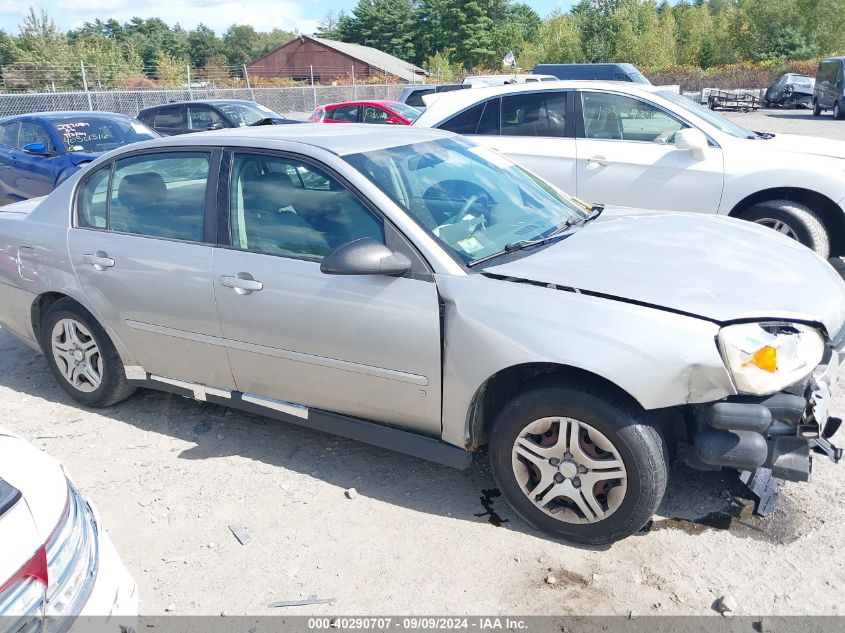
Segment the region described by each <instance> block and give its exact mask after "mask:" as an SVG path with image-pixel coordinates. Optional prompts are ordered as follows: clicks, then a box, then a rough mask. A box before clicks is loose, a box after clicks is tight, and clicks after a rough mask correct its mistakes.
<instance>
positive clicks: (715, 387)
mask: <svg viewBox="0 0 845 633" xmlns="http://www.w3.org/2000/svg"><path fill="white" fill-rule="evenodd" d="M437 284H438V289H439V291H440V296H441V299H442V301H443V304H444V326H443V327H444V332H443V337H444V340H443V440H444V441H446V442H449V443H451V444H455V445H457V446H467V445H468V443H469V433H470V429H469V424H470V419H469V418H470V415H471V412H472V408H473V404H474V400H475V398H476V397H477V395H478V394H479V392H480V390H481V389H482V388H483V387H484V385H485V383H486V382H487V381H488V380H489V379H490V378H491V377H493V376H495V375H496V374H497V373H498V372H500V371H502V370H504V369H507V368H510V367H514V366H517V365H524V364H528V363H553V364H558V365H561V366H562V367H572V368H576V369H580V370H583V371H586V372H590V373H592V374H595V375H597V376H600V377H602V378H604V379H605V380H608V381H609V382H611V383H613V384H615V385H616V386H618V387H619V388H620V389H622V390H623V391H624V392H626V393H628V394H629V395H630V396H631V397H632V398H633V399H635V400H636V401H637V402H638V403H639V404H640V405H641V406H642V407H643V408H644V409H646V410H649V409H661V408H665V407H673V406H679V405H684V404H691V403H701V402H712V401H713V400H718V399H721V398H724V397H726V396H729V395H734V394H735V393H736V390H735V388H734V386H733V383H732V381H731V378H730V375H729V373H728V371H727V369H726V368H725V365H724V363H723V361H722V358H721V356H720V354H719V350H718V347H717V344H716V337H717V335H718V332H719V325H718V324H717V323H715V322H713V321H709V320H705V319H700V318H696V317H693V316H689V315H683V314H677V313H674V312H670V311H666V310H662V309H660V308H656V307H650V306H643V305H636V304H632V303H629V302H624V301H619V300H614V299H612V298H607V297H597V296H591V295H588V294H585V293H580V292H578V291H577V290H575V289H571V288H558V287H546V286H543V285H536V284H528V283H519V282H516V281H509V280H503V279H493V278H490V277H486V276H484V275H469V276H462V277H460V276H450V275H438V276H437ZM502 284H507V288H506V289H505V288H503V286H502ZM503 290H504V291H503ZM505 296H506V297H507V301H503V300H502V297H505Z"/></svg>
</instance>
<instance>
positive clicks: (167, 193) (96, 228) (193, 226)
mask: <svg viewBox="0 0 845 633" xmlns="http://www.w3.org/2000/svg"><path fill="white" fill-rule="evenodd" d="M219 156H220V152H219V150H211V149H209V150H204V149H196V150H194V149H192V150H190V151H179V150H168V151H160V150H159V151H157V152H154V153H141V154H137V155H133V156H130V157H127V158H122V159H120V160H117V161H115V162H114V163H113V164H110V165H106V166H104V167H102V168H100V169H99V170H97V171H95V172H94V173H92V174H90V175H89V176H87V177H86V178H85V180H84V181H83V182H82V184H81V186H80V187H79V193H78V197H77V204H76V209H77V213H76V215H77V217H76V221H75V223H74V225H73V227H72V228H71V229H70V231H69V234H68V245H69V251H70V257H71V262H72V264H73V267H74V270H75V271H76V274H77V277H78V278H79V281H80V283H81V285H82V287H83V289H84V290H85V293H86V295H87V296H88V299H89V301H90V302H91V304H92V305H93V306H94V308H95V309H96V310H97V312H99V314H100V317H101V319H102V321H103V322H105V323H108V324H109V325H110V326H111V327H112V328H113V330H114V332H115V333H116V335H117V336H118V338H119V339H120V340H121V341H122V342H123V343H124V344H125V345H126V346H127V347H128V348H129V350H130V351H131V352H132V353H133V355H134V356H135V357H136V358H137V360H138V362H139V363H140V364H141V366H142V367H143V368H144V369H145V370H146V371H147V372H149V373H152V374H156V375H159V376H164V377H166V378H170V379H176V380H182V381H189V382H195V383H200V384H202V385H207V386H210V387H218V388H222V389H232V388H233V387H234V383H233V380H232V374H231V371H230V369H229V361H228V358H227V356H226V350H225V348H224V347H222V346H221V345H220V342H219V340H220V335H221V332H220V324H219V321H218V319H217V309H216V305H215V302H214V283H213V278H212V272H211V265H212V251H213V247H212V243H213V242H214V241H215V227H216V222H214V221H209V222H206V221H205V218H206V216H207V215H208V216H211V217H212V218H213V217H214V214H215V213H216V181H217V170H218V166H219Z"/></svg>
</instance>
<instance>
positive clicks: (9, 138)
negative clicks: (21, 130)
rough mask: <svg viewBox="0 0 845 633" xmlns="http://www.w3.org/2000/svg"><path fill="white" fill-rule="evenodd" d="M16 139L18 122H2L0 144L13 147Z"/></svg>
mask: <svg viewBox="0 0 845 633" xmlns="http://www.w3.org/2000/svg"><path fill="white" fill-rule="evenodd" d="M17 141H18V122H17V121H12V122H11V123H4V124H3V125H0V145H9V146H10V147H14V146H15V144H16V143H17Z"/></svg>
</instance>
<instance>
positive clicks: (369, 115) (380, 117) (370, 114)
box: [364, 106, 388, 123]
mask: <svg viewBox="0 0 845 633" xmlns="http://www.w3.org/2000/svg"><path fill="white" fill-rule="evenodd" d="M387 116H388V115H387V112H386V111H384V110H382V109H381V108H377V107H376V106H364V123H387Z"/></svg>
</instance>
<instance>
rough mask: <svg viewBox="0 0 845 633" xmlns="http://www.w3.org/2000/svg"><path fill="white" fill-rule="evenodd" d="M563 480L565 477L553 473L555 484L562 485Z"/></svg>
mask: <svg viewBox="0 0 845 633" xmlns="http://www.w3.org/2000/svg"><path fill="white" fill-rule="evenodd" d="M564 479H565V477H564V476H563V475H561V474H560V473H555V482H556V483H559V484H562V483H563V480H564Z"/></svg>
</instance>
